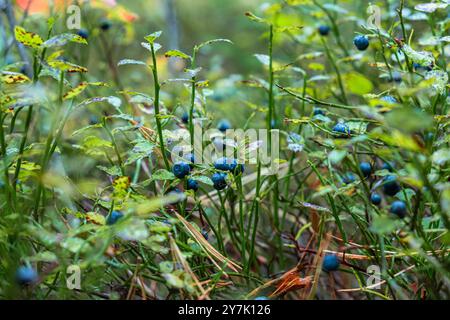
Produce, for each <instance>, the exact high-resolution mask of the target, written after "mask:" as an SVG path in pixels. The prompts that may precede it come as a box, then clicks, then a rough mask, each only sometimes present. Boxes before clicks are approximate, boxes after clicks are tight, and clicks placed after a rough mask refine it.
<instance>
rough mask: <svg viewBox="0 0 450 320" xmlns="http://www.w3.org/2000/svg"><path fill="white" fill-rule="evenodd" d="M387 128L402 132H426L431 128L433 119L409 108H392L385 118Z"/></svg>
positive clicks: (418, 110)
mask: <svg viewBox="0 0 450 320" xmlns="http://www.w3.org/2000/svg"><path fill="white" fill-rule="evenodd" d="M385 119H386V122H387V123H388V125H389V126H391V127H393V128H397V129H399V130H401V131H403V132H411V133H412V132H416V131H419V130H426V129H429V128H431V127H432V126H433V118H432V117H431V116H430V115H428V114H427V113H426V112H425V111H423V110H420V109H417V108H411V107H403V108H394V109H393V110H392V111H390V112H389V113H388V114H387V115H386V116H385Z"/></svg>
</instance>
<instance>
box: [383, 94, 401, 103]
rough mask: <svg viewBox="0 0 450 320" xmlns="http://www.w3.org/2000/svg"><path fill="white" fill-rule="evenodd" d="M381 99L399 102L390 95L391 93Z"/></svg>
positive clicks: (388, 101)
mask: <svg viewBox="0 0 450 320" xmlns="http://www.w3.org/2000/svg"><path fill="white" fill-rule="evenodd" d="M380 100H383V101H385V102H387V103H397V99H395V98H394V97H393V96H389V95H387V96H383V97H381V99H380Z"/></svg>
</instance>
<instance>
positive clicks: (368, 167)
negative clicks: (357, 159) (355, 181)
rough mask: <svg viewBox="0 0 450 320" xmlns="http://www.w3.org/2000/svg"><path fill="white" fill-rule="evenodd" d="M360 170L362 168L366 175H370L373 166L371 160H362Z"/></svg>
mask: <svg viewBox="0 0 450 320" xmlns="http://www.w3.org/2000/svg"><path fill="white" fill-rule="evenodd" d="M359 170H361V172H362V174H363V176H364V177H366V178H367V177H369V176H370V174H371V173H372V166H371V164H370V163H369V162H361V163H360V164H359Z"/></svg>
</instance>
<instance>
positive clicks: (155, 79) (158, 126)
mask: <svg viewBox="0 0 450 320" xmlns="http://www.w3.org/2000/svg"><path fill="white" fill-rule="evenodd" d="M150 48H151V53H152V62H153V66H152V72H153V83H154V91H155V101H154V106H155V120H156V129H157V131H158V137H159V144H160V148H161V154H162V157H163V160H164V165H165V166H166V169H167V170H170V165H169V161H168V160H167V155H166V149H165V148H164V137H163V133H162V126H161V119H160V113H159V92H160V90H161V85H160V84H159V78H158V66H157V64H156V53H155V46H154V44H153V43H151V44H150Z"/></svg>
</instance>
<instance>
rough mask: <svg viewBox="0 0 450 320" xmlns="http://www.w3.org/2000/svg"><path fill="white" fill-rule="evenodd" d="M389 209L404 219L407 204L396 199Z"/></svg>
mask: <svg viewBox="0 0 450 320" xmlns="http://www.w3.org/2000/svg"><path fill="white" fill-rule="evenodd" d="M389 211H390V212H391V213H393V214H395V215H396V216H398V217H399V218H402V219H403V218H404V217H405V215H406V204H405V203H404V202H403V201H399V200H397V201H394V202H392V204H391V209H390V210H389Z"/></svg>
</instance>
